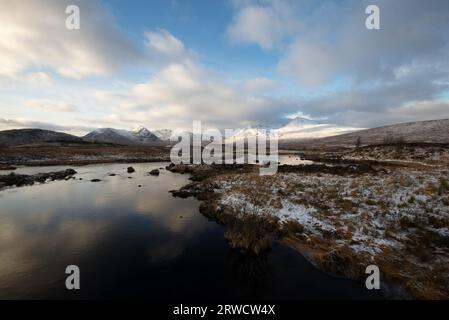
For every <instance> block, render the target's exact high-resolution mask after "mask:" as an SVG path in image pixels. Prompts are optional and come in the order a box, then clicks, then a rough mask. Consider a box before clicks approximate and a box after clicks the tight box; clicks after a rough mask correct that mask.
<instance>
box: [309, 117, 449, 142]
mask: <svg viewBox="0 0 449 320" xmlns="http://www.w3.org/2000/svg"><path fill="white" fill-rule="evenodd" d="M359 138H360V142H361V145H368V144H382V143H395V142H427V143H449V119H443V120H429V121H417V122H407V123H399V124H393V125H388V126H384V127H379V128H373V129H366V130H360V131H356V132H351V133H346V134H341V135H336V136H332V137H326V138H321V139H314V140H312V141H310V142H309V143H313V144H323V145H355V143H356V141H357V139H359Z"/></svg>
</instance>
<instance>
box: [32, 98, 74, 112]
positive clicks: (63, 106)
mask: <svg viewBox="0 0 449 320" xmlns="http://www.w3.org/2000/svg"><path fill="white" fill-rule="evenodd" d="M24 105H25V106H26V107H28V108H36V109H41V110H47V111H57V112H74V111H75V110H76V107H75V106H73V105H71V104H69V103H67V102H65V101H61V100H52V99H40V100H36V99H32V100H27V101H25V103H24Z"/></svg>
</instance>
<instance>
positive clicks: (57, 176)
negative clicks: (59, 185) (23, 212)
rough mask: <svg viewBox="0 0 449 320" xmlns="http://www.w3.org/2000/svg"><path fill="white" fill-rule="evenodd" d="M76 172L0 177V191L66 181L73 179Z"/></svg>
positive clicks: (13, 174) (69, 170)
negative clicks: (7, 188) (13, 187)
mask: <svg viewBox="0 0 449 320" xmlns="http://www.w3.org/2000/svg"><path fill="white" fill-rule="evenodd" d="M76 173H77V172H76V171H75V170H73V169H66V170H62V171H55V172H47V173H37V174H34V175H28V174H16V173H14V172H13V173H10V174H7V175H0V190H2V189H3V188H6V187H12V186H16V187H22V186H29V185H33V184H35V183H45V182H47V181H56V180H68V179H71V178H73V176H74V175H75V174H76Z"/></svg>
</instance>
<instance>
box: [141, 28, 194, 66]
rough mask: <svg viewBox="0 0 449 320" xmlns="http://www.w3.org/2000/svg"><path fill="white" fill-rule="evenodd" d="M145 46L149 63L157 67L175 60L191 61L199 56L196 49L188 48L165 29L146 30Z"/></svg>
mask: <svg viewBox="0 0 449 320" xmlns="http://www.w3.org/2000/svg"><path fill="white" fill-rule="evenodd" d="M145 47H146V50H147V54H148V61H149V63H150V64H151V65H153V66H156V67H160V66H163V65H166V64H170V63H173V62H177V63H179V62H181V63H190V62H192V61H194V60H196V58H197V54H196V53H195V52H194V51H192V50H188V49H186V48H185V46H184V44H183V43H182V42H181V41H180V40H179V39H177V38H176V37H174V36H173V35H172V34H171V33H170V32H168V31H166V30H164V29H160V30H157V31H147V32H145Z"/></svg>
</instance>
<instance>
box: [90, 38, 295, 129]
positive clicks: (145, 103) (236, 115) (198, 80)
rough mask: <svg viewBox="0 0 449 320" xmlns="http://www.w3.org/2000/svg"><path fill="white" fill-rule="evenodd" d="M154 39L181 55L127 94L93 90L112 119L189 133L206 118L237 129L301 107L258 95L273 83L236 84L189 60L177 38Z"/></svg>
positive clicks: (210, 123) (161, 48)
mask: <svg viewBox="0 0 449 320" xmlns="http://www.w3.org/2000/svg"><path fill="white" fill-rule="evenodd" d="M152 39H153V40H154V39H157V41H156V43H157V46H156V45H153V46H151V47H153V48H156V49H157V50H156V51H159V52H166V53H167V55H168V56H169V57H170V58H173V57H176V61H175V59H170V60H169V61H166V64H165V65H161V66H160V69H159V71H158V72H157V73H156V74H155V75H154V76H153V77H152V78H151V79H150V80H149V81H147V82H143V83H138V84H135V85H133V86H131V87H130V88H129V89H128V90H127V91H124V92H112V91H111V92H107V91H96V92H94V93H93V95H94V97H95V98H96V99H98V100H100V101H103V102H104V101H108V102H109V103H112V104H114V105H115V108H114V116H113V118H111V117H109V118H108V120H111V119H115V120H117V122H127V123H133V122H134V123H135V124H137V123H142V122H144V124H146V125H148V126H149V127H150V128H155V127H156V128H166V127H178V128H185V129H188V128H189V127H191V125H192V121H193V120H202V121H203V122H205V125H208V126H214V127H219V128H234V127H236V126H245V125H248V124H249V123H251V122H256V123H257V122H263V121H265V120H266V119H270V120H271V121H273V120H275V119H280V118H283V116H284V114H288V113H291V112H292V110H294V111H296V108H297V106H296V105H295V104H294V103H291V102H290V101H287V100H285V101H283V100H279V99H274V98H269V97H265V96H260V95H259V96H258V95H255V94H253V93H254V92H256V91H257V92H260V91H261V90H268V89H269V88H273V86H274V84H275V82H274V81H271V80H269V79H265V78H258V79H252V80H248V81H245V82H243V83H242V84H241V85H237V86H236V85H232V84H231V83H229V82H228V81H226V78H225V77H224V76H223V75H221V74H219V73H217V72H215V71H214V70H211V69H209V68H206V67H205V66H203V65H202V64H201V63H200V62H198V61H196V60H192V59H190V55H191V53H190V51H189V50H186V49H185V48H184V45H183V44H182V42H181V41H180V40H178V39H176V38H175V37H174V36H173V35H171V34H168V33H167V32H166V31H158V34H156V33H154V32H152Z"/></svg>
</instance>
